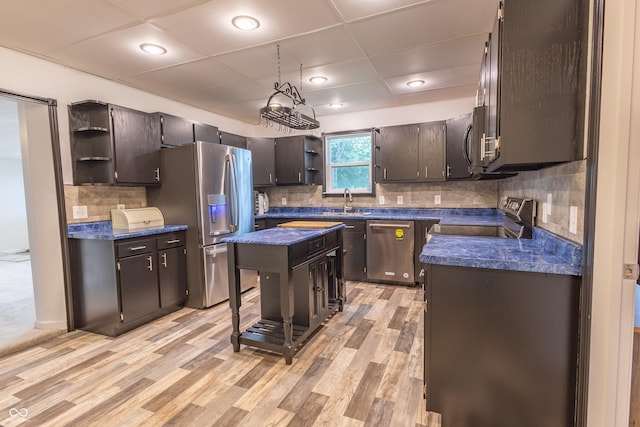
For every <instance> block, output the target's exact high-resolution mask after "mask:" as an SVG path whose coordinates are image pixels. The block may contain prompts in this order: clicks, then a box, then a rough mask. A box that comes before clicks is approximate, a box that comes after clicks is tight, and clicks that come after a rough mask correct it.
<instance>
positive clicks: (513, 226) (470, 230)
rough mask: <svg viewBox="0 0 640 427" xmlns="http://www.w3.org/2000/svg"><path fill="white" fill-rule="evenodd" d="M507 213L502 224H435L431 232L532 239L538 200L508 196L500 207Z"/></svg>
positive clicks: (433, 233)
mask: <svg viewBox="0 0 640 427" xmlns="http://www.w3.org/2000/svg"><path fill="white" fill-rule="evenodd" d="M499 209H500V210H501V211H502V212H504V214H505V218H504V222H503V224H502V225H454V224H446V225H440V224H435V225H434V226H432V227H431V228H430V229H429V234H432V235H435V234H446V235H455V236H475V237H502V238H510V239H530V238H531V236H532V235H533V225H534V220H535V217H536V201H535V200H533V199H522V198H518V197H507V199H506V200H505V201H504V202H503V204H502V206H501V207H500V208H499Z"/></svg>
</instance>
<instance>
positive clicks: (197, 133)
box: [193, 122, 220, 144]
mask: <svg viewBox="0 0 640 427" xmlns="http://www.w3.org/2000/svg"><path fill="white" fill-rule="evenodd" d="M193 140H194V141H205V142H213V143H214V144H219V143H220V136H219V135H218V128H217V127H216V126H213V125H208V124H206V123H199V122H194V123H193Z"/></svg>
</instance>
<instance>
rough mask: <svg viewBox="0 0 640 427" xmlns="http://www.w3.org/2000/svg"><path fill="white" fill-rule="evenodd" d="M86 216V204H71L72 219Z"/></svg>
mask: <svg viewBox="0 0 640 427" xmlns="http://www.w3.org/2000/svg"><path fill="white" fill-rule="evenodd" d="M88 217H89V214H88V213H87V207H86V206H84V205H83V206H73V219H83V218H88Z"/></svg>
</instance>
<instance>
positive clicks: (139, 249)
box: [129, 245, 147, 251]
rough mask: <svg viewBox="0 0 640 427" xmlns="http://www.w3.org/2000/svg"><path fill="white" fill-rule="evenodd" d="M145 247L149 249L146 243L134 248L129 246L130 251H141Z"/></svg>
mask: <svg viewBox="0 0 640 427" xmlns="http://www.w3.org/2000/svg"><path fill="white" fill-rule="evenodd" d="M143 249H147V247H146V246H145V245H142V246H135V247H133V248H129V250H130V251H141V250H143Z"/></svg>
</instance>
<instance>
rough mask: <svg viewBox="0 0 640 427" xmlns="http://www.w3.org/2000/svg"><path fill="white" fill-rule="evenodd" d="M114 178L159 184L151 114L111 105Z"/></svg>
mask: <svg viewBox="0 0 640 427" xmlns="http://www.w3.org/2000/svg"><path fill="white" fill-rule="evenodd" d="M111 118H112V121H113V127H112V129H113V142H114V147H115V160H116V162H115V164H116V168H115V169H116V170H115V173H116V181H117V183H119V184H159V183H160V134H159V133H158V131H159V130H158V127H157V126H154V117H153V115H152V114H148V113H144V112H142V111H136V110H132V109H129V108H124V107H117V106H111Z"/></svg>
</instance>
